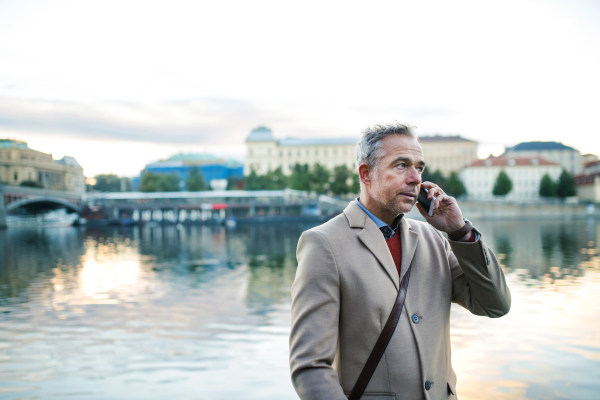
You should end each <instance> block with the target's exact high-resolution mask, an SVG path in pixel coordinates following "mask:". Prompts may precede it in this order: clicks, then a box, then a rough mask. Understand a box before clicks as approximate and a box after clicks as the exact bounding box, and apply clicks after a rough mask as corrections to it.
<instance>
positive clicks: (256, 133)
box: [246, 126, 275, 142]
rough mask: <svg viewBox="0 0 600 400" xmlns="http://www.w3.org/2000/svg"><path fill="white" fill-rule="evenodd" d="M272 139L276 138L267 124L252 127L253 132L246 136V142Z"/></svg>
mask: <svg viewBox="0 0 600 400" xmlns="http://www.w3.org/2000/svg"><path fill="white" fill-rule="evenodd" d="M272 140H275V139H273V132H271V130H270V129H269V128H267V127H266V126H259V127H258V128H255V129H252V132H250V135H248V137H247V138H246V142H269V141H272Z"/></svg>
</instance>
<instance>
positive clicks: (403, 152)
mask: <svg viewBox="0 0 600 400" xmlns="http://www.w3.org/2000/svg"><path fill="white" fill-rule="evenodd" d="M381 148H382V150H383V156H382V157H381V158H380V159H379V164H378V166H377V168H376V169H375V170H374V171H372V178H371V187H370V194H371V197H372V198H373V200H375V201H376V202H377V204H378V205H379V207H381V208H382V209H383V210H385V211H386V212H389V213H393V214H395V215H398V214H405V213H407V212H409V211H410V210H411V209H412V208H413V206H414V205H415V203H416V202H417V196H418V195H419V189H420V184H421V173H422V172H423V169H424V168H425V161H424V159H423V151H422V150H421V146H420V145H419V142H417V141H416V140H415V139H413V138H410V137H408V136H400V135H390V136H386V137H385V138H384V139H383V140H382V142H381Z"/></svg>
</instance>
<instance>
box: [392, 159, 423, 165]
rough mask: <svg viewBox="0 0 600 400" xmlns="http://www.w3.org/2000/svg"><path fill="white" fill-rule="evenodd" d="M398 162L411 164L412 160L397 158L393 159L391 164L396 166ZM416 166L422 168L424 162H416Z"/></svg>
mask: <svg viewBox="0 0 600 400" xmlns="http://www.w3.org/2000/svg"><path fill="white" fill-rule="evenodd" d="M399 161H404V162H407V163H409V164H412V160H411V159H410V158H408V157H398V158H395V159H394V161H392V164H396V163H397V162H399ZM416 164H417V165H418V166H420V167H424V166H425V161H423V160H419V161H417V162H416Z"/></svg>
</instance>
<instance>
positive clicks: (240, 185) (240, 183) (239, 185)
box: [227, 176, 244, 190]
mask: <svg viewBox="0 0 600 400" xmlns="http://www.w3.org/2000/svg"><path fill="white" fill-rule="evenodd" d="M241 189H244V180H243V179H240V178H238V177H236V176H228V177H227V190H241Z"/></svg>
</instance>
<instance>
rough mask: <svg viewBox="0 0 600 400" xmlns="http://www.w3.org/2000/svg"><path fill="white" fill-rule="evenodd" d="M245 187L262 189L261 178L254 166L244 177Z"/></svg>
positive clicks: (247, 188)
mask: <svg viewBox="0 0 600 400" xmlns="http://www.w3.org/2000/svg"><path fill="white" fill-rule="evenodd" d="M244 187H245V189H246V190H260V189H261V188H260V178H259V176H258V174H257V173H256V171H255V170H254V168H252V169H250V173H249V174H248V175H247V176H246V177H245V178H244Z"/></svg>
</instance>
